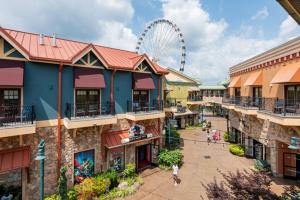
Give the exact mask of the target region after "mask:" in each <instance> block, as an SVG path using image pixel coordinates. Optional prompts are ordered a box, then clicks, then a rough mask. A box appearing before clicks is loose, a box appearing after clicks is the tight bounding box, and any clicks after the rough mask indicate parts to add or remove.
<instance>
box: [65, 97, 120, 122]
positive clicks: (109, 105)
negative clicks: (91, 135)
mask: <svg viewBox="0 0 300 200" xmlns="http://www.w3.org/2000/svg"><path fill="white" fill-rule="evenodd" d="M114 114H115V104H114V102H110V101H108V102H104V103H101V104H95V103H87V104H71V103H67V107H66V111H65V115H66V116H67V118H68V119H70V120H71V119H74V118H76V119H78V118H96V117H100V116H104V115H114Z"/></svg>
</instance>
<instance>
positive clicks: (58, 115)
mask: <svg viewBox="0 0 300 200" xmlns="http://www.w3.org/2000/svg"><path fill="white" fill-rule="evenodd" d="M62 68H63V64H62V63H60V64H59V69H58V95H57V180H58V179H59V175H60V166H61V142H60V139H61V132H60V128H61V123H60V121H61V75H62Z"/></svg>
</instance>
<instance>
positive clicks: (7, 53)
mask: <svg viewBox="0 0 300 200" xmlns="http://www.w3.org/2000/svg"><path fill="white" fill-rule="evenodd" d="M15 51H16V49H15V48H12V49H10V50H8V51H7V52H5V53H4V56H5V57H7V56H9V55H10V54H12V53H13V52H15Z"/></svg>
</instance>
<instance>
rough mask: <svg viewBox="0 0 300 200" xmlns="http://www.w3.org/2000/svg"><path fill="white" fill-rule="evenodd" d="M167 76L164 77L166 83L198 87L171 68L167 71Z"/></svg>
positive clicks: (197, 83) (195, 82)
mask: <svg viewBox="0 0 300 200" xmlns="http://www.w3.org/2000/svg"><path fill="white" fill-rule="evenodd" d="M167 70H168V71H169V74H167V75H165V77H166V80H167V81H168V82H177V83H192V84H196V85H199V82H198V81H196V80H194V79H192V78H191V77H189V76H187V75H185V74H183V73H181V72H179V71H177V70H174V69H171V68H168V69H167Z"/></svg>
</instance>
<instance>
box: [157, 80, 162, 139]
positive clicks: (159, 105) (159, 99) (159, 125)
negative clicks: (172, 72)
mask: <svg viewBox="0 0 300 200" xmlns="http://www.w3.org/2000/svg"><path fill="white" fill-rule="evenodd" d="M160 81H161V77H159V78H158V80H157V87H158V95H157V102H158V110H160V109H161V108H160V107H161V106H162V105H161V97H160V95H161V94H160V93H161V88H160V85H161V84H160ZM157 123H158V133H159V135H161V132H160V131H161V123H160V119H159V118H158V119H157ZM160 143H162V140H161V141H160Z"/></svg>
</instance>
